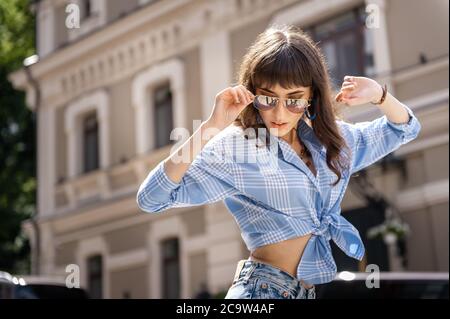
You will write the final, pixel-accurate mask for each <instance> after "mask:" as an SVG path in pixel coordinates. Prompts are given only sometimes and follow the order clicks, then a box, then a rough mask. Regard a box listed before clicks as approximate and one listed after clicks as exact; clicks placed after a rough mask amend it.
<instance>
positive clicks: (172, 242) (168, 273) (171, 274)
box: [161, 238, 180, 299]
mask: <svg viewBox="0 0 450 319" xmlns="http://www.w3.org/2000/svg"><path fill="white" fill-rule="evenodd" d="M161 249H162V268H161V269H162V272H163V274H162V285H163V298H171V299H178V298H180V256H179V244H178V238H171V239H166V240H164V241H163V242H162V243H161Z"/></svg>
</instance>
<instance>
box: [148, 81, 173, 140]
mask: <svg viewBox="0 0 450 319" xmlns="http://www.w3.org/2000/svg"><path fill="white" fill-rule="evenodd" d="M153 105H154V117H153V121H154V122H153V123H154V126H153V127H154V128H155V132H154V133H155V147H156V148H158V147H162V146H165V145H167V144H170V143H172V142H173V141H171V140H170V132H172V130H173V110H172V109H173V101H172V92H171V90H170V85H169V84H165V85H162V86H159V87H156V88H155V89H154V92H153Z"/></svg>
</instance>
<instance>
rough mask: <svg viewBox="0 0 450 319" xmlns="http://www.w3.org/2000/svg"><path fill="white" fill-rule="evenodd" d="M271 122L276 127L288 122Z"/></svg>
mask: <svg viewBox="0 0 450 319" xmlns="http://www.w3.org/2000/svg"><path fill="white" fill-rule="evenodd" d="M271 123H272V125H273V126H275V127H282V126H283V125H286V124H287V122H271Z"/></svg>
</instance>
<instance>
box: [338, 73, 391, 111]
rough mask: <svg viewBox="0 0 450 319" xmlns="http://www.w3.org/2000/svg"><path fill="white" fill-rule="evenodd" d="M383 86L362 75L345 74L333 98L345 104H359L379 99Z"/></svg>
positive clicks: (374, 101)
mask: <svg viewBox="0 0 450 319" xmlns="http://www.w3.org/2000/svg"><path fill="white" fill-rule="evenodd" d="M382 95H383V88H382V87H381V85H380V84H378V82H377V81H375V80H372V79H369V78H366V77H362V76H349V75H347V76H345V77H344V82H343V83H342V86H341V90H340V91H339V93H338V94H337V95H336V97H335V100H336V101H337V102H342V103H345V104H347V105H361V104H365V103H369V102H373V103H376V102H378V101H380V99H381V96H382Z"/></svg>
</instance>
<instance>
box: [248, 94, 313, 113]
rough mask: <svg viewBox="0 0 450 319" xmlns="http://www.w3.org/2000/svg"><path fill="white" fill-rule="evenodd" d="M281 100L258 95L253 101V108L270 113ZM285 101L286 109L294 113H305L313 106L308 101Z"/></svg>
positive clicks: (288, 99)
mask: <svg viewBox="0 0 450 319" xmlns="http://www.w3.org/2000/svg"><path fill="white" fill-rule="evenodd" d="M280 99H281V98H279V97H273V96H266V95H256V96H255V99H254V100H253V106H254V107H255V108H256V109H258V110H261V111H270V110H272V109H274V108H275V107H276V106H277V105H278V102H279V100H280ZM283 100H284V103H283V105H284V107H285V108H287V109H288V110H289V111H290V112H292V113H296V114H299V113H302V112H304V111H305V110H306V109H307V108H308V106H310V105H311V100H307V99H290V98H287V99H283Z"/></svg>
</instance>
